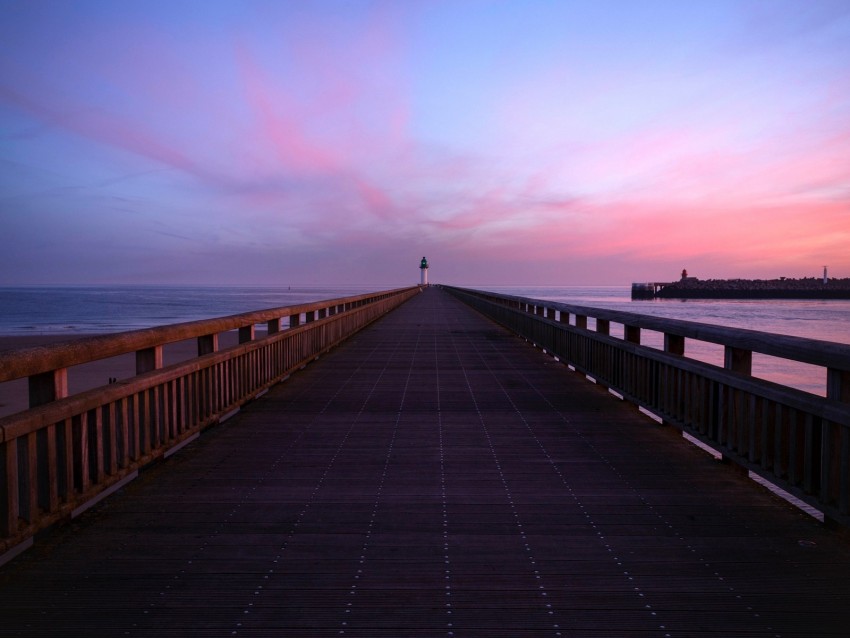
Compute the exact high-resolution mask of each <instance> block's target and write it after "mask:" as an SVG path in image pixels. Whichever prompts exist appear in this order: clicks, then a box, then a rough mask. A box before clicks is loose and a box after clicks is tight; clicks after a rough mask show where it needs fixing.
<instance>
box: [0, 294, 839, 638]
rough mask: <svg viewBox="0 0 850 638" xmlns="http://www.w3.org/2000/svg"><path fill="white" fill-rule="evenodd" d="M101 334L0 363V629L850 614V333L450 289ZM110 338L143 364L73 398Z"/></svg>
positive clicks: (291, 629) (757, 631)
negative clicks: (72, 375)
mask: <svg viewBox="0 0 850 638" xmlns="http://www.w3.org/2000/svg"><path fill="white" fill-rule="evenodd" d="M285 318H288V319H289V320H288V321H283V319H285ZM258 324H261V325H264V326H266V327H267V328H268V330H267V331H266V332H265V334H263V335H260V334H259V333H258V331H256V330H255V327H256V326H257V325H258ZM229 330H236V331H237V332H238V334H239V344H238V345H235V346H233V347H231V348H225V349H218V344H219V338H218V335H219V334H220V333H221V332H223V331H229ZM648 330H653V331H657V332H661V333H663V334H664V348H663V350H662V349H653V348H648V347H646V346H643V345H641V334H642V331H648ZM618 331H619V333H618ZM99 339H100V341H92V340H89V341H88V343H87V345H85V344H84V345H65V346H61V347H59V348H56V349H50V348H46V349H32V350H29V351H27V352H23V353H12V354H5V355H2V356H0V362H2V363H3V364H4V365H3V366H2V368H0V369H2V373H0V375H5V376H3V377H2V378H0V380H6V379H11V378H19V377H22V376H25V377H27V378H29V379H30V382H29V388H30V393H31V395H30V396H31V399H30V401H31V403H32V405H33V407H32V409H30V410H27V411H25V412H22V413H21V414H18V415H12V416H9V417H5V418H3V419H0V451H2V454H1V455H0V458H2V474H0V476H2V477H3V484H2V488H0V508H2V509H0V514H2V516H1V517H0V534H2V539H3V542H4V543H5V545H3V551H5V552H6V554H5V556H6V558H7V562H6V564H5V565H4V566H3V567H2V568H0V629H2V631H0V635H4V636H5V635H9V636H65V635H69V634H74V635H86V636H124V635H126V636H162V635H180V636H193V635H196V636H209V635H222V636H224V635H227V636H231V635H232V636H268V635H275V636H319V635H322V636H327V635H335V636H358V637H364V638H365V637H378V636H393V637H399V636H445V637H447V638H454V637H460V636H497V637H498V636H503V637H509V636H510V637H516V636H599V637H600V638H601V637H603V636H659V637H666V636H671V637H675V636H680V637H684V636H718V637H721V636H722V637H723V638H728V637H729V636H742V635H746V636H763V637H768V636H770V637H776V636H781V637H785V638H788V637H799V638H802V637H804V636H805V637H807V638H811V637H818V636H824V637H826V636H833V637H838V636H844V635H846V634H847V631H848V628H850V569H848V568H850V544H848V541H847V540H846V538H847V536H846V527H847V526H848V524H850V488H849V487H848V481H850V434H848V433H850V347H848V346H841V345H839V344H827V343H824V342H817V341H813V340H806V339H795V338H791V337H778V336H776V335H766V334H764V333H758V332H755V331H749V330H733V329H725V328H719V327H711V326H705V325H702V324H693V323H689V322H681V321H673V320H664V319H660V318H657V317H646V316H641V315H633V314H631V313H621V312H616V311H603V310H598V309H588V308H582V307H575V306H570V305H567V304H559V303H554V302H545V301H539V300H531V299H523V298H518V297H509V296H504V295H494V294H490V293H482V292H479V291H470V290H464V289H457V288H438V287H428V288H423V289H420V288H418V287H415V288H410V289H402V290H398V291H388V292H386V293H376V294H374V295H371V296H367V295H364V296H360V297H357V298H350V299H343V300H331V301H329V302H325V303H317V304H312V305H308V306H305V307H298V308H288V309H270V310H268V311H262V312H258V313H250V314H248V315H242V316H236V317H232V318H224V319H218V320H213V321H211V322H197V324H192V325H183V326H179V327H167V328H162V329H152V330H151V331H141V332H138V333H134V334H131V335H129V336H128V335H125V336H122V337H104V338H99ZM177 339H195V340H197V344H198V353H199V357H198V358H197V359H193V360H192V361H190V362H184V363H178V364H174V365H171V366H163V364H162V356H161V348H162V347H163V344H164V343H166V342H170V341H176V340H177ZM691 339H701V340H707V341H712V342H714V343H720V344H722V345H723V346H724V348H725V349H726V360H725V365H724V366H723V367H718V366H710V365H708V364H703V363H700V362H697V361H693V360H691V359H688V358H687V356H686V344H687V341H688V340H691ZM95 346H99V348H100V350H99V351H98V352H95V351H96V350H97V348H96V347H95ZM107 351H108V353H109V354H110V355H114V354H116V353H119V352H135V353H137V354H136V357H137V359H136V360H137V367H138V372H139V374H138V375H137V376H136V377H134V378H133V379H131V380H126V381H124V382H120V383H116V384H111V385H109V386H105V387H103V388H99V389H95V390H92V391H89V392H86V393H83V395H77V396H65V395H66V394H67V392H66V389H67V375H68V374H69V372H68V369H69V367H71V366H73V365H76V364H79V363H82V362H84V361H86V360H89V359H90V358H92V357H93V356H95V355H96V356H100V355H102V354H104V352H107ZM754 352H756V353H762V352H763V353H765V354H769V355H771V356H782V357H787V358H791V359H794V360H799V361H804V362H806V363H809V364H812V365H818V366H822V367H823V369H824V370H825V375H824V376H825V379H826V388H825V396H824V397H818V396H814V395H811V394H807V393H803V392H799V391H795V390H793V389H791V388H785V387H782V386H778V385H777V384H773V383H768V382H766V381H761V380H758V379H755V378H753V377H752V376H751V375H750V374H749V369H750V366H751V361H752V355H753V353H754ZM93 353H94V354H93ZM4 357H5V358H4ZM638 408H640V409H638ZM683 432H684V433H686V434H688V436H689V437H690V438H691V440H693V441H697V442H699V443H701V444H702V445H703V446H708V447H710V448H711V449H712V450H713V452H714V454H709V453H707V452H706V451H704V449H701V448H699V447H697V446H695V445H693V444H692V443H691V442H689V441H688V440H686V439H685V438H684V437H683V436H682V433H683ZM752 477H755V478H758V479H760V480H762V481H764V480H767V479H769V480H770V481H771V482H772V483H773V484H774V485H776V486H778V487H781V488H782V489H784V490H785V491H786V492H787V493H788V494H791V495H794V496H796V497H797V498H798V499H799V501H800V502H801V503H803V504H805V505H806V506H807V507H809V508H816V510H817V512H816V513H817V514H818V515H819V516H820V517H821V518H822V519H823V520H824V521H825V523H820V522H818V520H816V519H815V518H813V517H812V516H811V515H810V514H809V513H805V512H804V511H802V510H801V509H799V508H797V507H795V506H792V505H790V504H789V503H788V502H787V501H785V500H783V499H781V498H779V497H778V496H776V495H775V494H774V493H772V492H770V491H768V490H767V489H765V488H764V487H762V486H761V485H759V484H757V483H756V482H754V481H753V480H752ZM107 494H110V495H109V496H108V497H105V496H106V495H107ZM104 497H105V498H104Z"/></svg>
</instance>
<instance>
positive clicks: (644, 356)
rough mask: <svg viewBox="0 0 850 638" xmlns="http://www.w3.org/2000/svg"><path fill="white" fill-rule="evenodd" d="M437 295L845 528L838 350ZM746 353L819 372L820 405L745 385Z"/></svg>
mask: <svg viewBox="0 0 850 638" xmlns="http://www.w3.org/2000/svg"><path fill="white" fill-rule="evenodd" d="M446 288H447V290H448V291H449V292H450V293H452V294H453V295H455V296H456V297H458V298H459V299H460V300H462V301H463V302H465V303H467V304H468V305H470V306H471V307H473V308H475V309H476V310H478V311H479V312H481V313H482V314H484V315H485V316H487V317H489V318H491V319H493V320H494V321H496V322H497V323H500V324H501V325H503V326H505V327H506V328H508V329H509V330H511V331H513V332H514V333H515V334H518V335H520V336H522V337H524V338H525V339H527V340H529V341H530V342H531V343H533V344H534V345H535V346H537V347H539V348H542V349H544V350H545V351H546V352H548V353H549V354H550V355H551V356H553V357H556V358H557V359H558V360H559V361H560V362H561V363H563V364H565V365H568V366H570V368H572V369H573V370H575V371H576V372H579V373H581V374H583V375H586V376H587V377H588V378H590V379H592V380H593V381H594V382H596V383H599V384H601V385H602V386H603V387H606V388H608V389H609V390H610V391H612V392H614V393H615V394H617V396H619V397H620V398H621V399H624V400H626V401H630V402H632V403H634V404H635V405H637V406H639V407H641V408H642V409H644V410H646V411H647V412H648V413H649V414H651V415H654V416H655V417H656V418H657V419H658V420H660V421H661V422H662V423H665V424H669V425H673V426H674V427H676V428H679V429H681V430H682V431H683V432H686V433H687V434H688V435H689V436H691V437H693V438H696V439H698V440H699V441H701V442H703V443H705V444H707V445H708V446H709V447H711V448H713V449H714V450H715V451H717V452H718V453H719V454H720V455H721V456H722V458H723V459H724V460H726V461H729V462H732V463H735V464H736V465H738V466H740V467H742V468H745V469H746V470H747V471H749V472H754V473H755V474H758V475H759V476H761V477H763V478H765V479H766V480H767V481H769V482H771V483H773V484H774V485H778V486H779V487H781V488H782V489H783V490H785V491H786V492H789V493H791V494H792V495H794V496H795V497H797V498H799V499H801V500H802V501H803V502H805V503H808V504H809V505H812V506H813V507H815V508H816V509H818V510H820V511H821V512H823V515H824V518H825V519H829V520H831V521H833V522H839V523H841V524H842V525H845V526H847V527H850V453H848V450H850V372H848V369H850V356H848V355H850V347H848V346H847V345H845V344H835V343H829V342H825V341H819V340H815V339H804V338H799V337H779V336H778V335H772V334H769V333H760V332H757V331H754V330H744V329H740V328H723V327H721V326H710V325H707V324H700V323H697V322H689V321H681V320H672V319H662V318H655V317H646V316H643V315H638V314H636V313H625V312H619V311H614V310H605V309H599V308H588V307H584V306H574V305H571V304H561V303H558V302H554V301H546V300H541V299H530V298H527V297H515V296H511V295H501V294H498V293H491V292H486V291H479V290H470V289H464V288H452V287H448V286H447V287H446ZM557 311H561V316H560V317H558V313H557ZM571 315H575V323H574V324H573V323H570V321H571V319H572V316H571ZM588 317H595V318H596V319H597V322H596V329H595V330H591V329H589V328H588V326H587V319H588ZM612 321H614V322H616V323H621V324H623V326H624V329H623V336H622V338H617V337H615V336H612V335H611V334H610V327H611V326H610V323H611V322H612ZM640 328H647V329H651V330H655V331H658V332H662V333H663V334H664V346H663V349H659V348H653V347H647V346H644V345H641V344H640V341H641V330H640ZM685 337H689V338H692V339H700V340H703V341H713V342H716V343H720V344H722V345H723V346H725V352H724V361H723V364H722V366H718V365H712V364H710V363H705V362H702V361H699V360H697V359H694V358H689V357H687V356H686V355H685ZM753 352H761V353H764V354H770V355H773V356H779V357H782V358H784V359H786V360H794V361H803V362H806V363H813V364H815V365H819V366H823V367H825V368H826V387H825V396H818V395H816V394H812V393H808V392H803V391H801V390H797V389H795V388H792V387H789V386H786V385H782V384H778V383H773V382H771V381H767V380H765V379H760V378H758V377H756V376H753V375H752V353H753Z"/></svg>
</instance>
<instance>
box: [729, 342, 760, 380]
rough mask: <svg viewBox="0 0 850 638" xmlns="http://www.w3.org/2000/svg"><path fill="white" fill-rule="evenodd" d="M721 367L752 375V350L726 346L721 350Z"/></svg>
mask: <svg viewBox="0 0 850 638" xmlns="http://www.w3.org/2000/svg"><path fill="white" fill-rule="evenodd" d="M723 367H724V368H726V369H727V370H731V371H732V372H739V373H741V374H747V375H752V373H753V351H752V350H744V349H742V348H733V347H732V346H726V347H725V348H724V350H723Z"/></svg>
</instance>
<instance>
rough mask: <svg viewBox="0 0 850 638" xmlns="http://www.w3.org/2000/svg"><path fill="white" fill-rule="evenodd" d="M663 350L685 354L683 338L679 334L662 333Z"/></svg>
mask: <svg viewBox="0 0 850 638" xmlns="http://www.w3.org/2000/svg"><path fill="white" fill-rule="evenodd" d="M664 352H669V353H670V354H679V355H684V354H685V338H684V337H683V336H681V335H674V334H670V333H667V332H665V333H664Z"/></svg>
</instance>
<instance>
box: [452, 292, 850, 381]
mask: <svg viewBox="0 0 850 638" xmlns="http://www.w3.org/2000/svg"><path fill="white" fill-rule="evenodd" d="M445 287H446V288H453V287H452V286H445ZM454 288H455V289H457V290H462V291H464V292H466V293H469V294H474V295H477V296H483V295H486V296H491V297H493V298H494V299H509V300H512V301H515V302H517V303H525V304H529V305H534V306H540V305H541V304H542V305H543V307H545V308H552V309H554V310H557V311H559V312H567V313H570V314H573V315H583V316H586V317H592V318H595V319H604V320H606V321H613V322H614V323H619V324H623V325H628V326H634V327H636V328H643V329H646V330H653V331H655V332H661V333H664V334H672V335H676V336H679V337H685V338H689V339H696V340H698V341H706V342H709V343H716V344H720V345H724V346H729V347H732V348H739V349H742V350H749V351H752V352H758V353H760V354H765V355H769V356H774V357H780V358H783V359H790V360H793V361H798V362H801V363H810V364H813V365H818V366H823V367H827V368H833V369H836V370H845V371H850V345H848V344H843V343H835V342H833V341H824V340H821V339H811V338H807V337H795V336H791V335H782V334H775V333H771V332H762V331H759V330H750V329H747V328H732V327H725V326H718V325H713V324H708V323H701V322H699V321H687V320H684V319H668V318H665V317H655V316H652V315H642V314H638V313H634V312H628V311H624V310H611V309H608V308H595V307H590V306H578V305H574V304H567V303H562V302H558V301H550V300H546V299H533V298H530V297H520V296H516V295H505V294H502V293H497V292H491V291H487V290H475V289H472V288H459V287H454Z"/></svg>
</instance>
